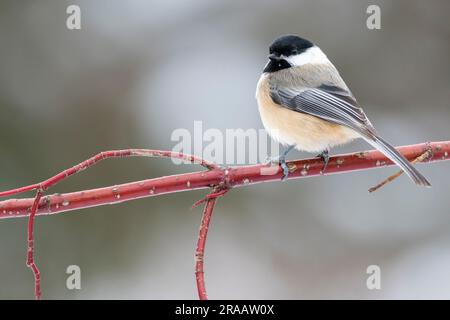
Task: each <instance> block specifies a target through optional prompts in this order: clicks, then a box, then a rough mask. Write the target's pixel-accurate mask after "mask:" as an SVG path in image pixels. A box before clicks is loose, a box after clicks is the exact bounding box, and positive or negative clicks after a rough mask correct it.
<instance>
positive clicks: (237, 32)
mask: <svg viewBox="0 0 450 320" xmlns="http://www.w3.org/2000/svg"><path fill="white" fill-rule="evenodd" d="M70 4H76V5H79V6H80V8H81V26H82V29H81V30H68V29H67V28H66V19H67V17H68V15H67V14H66V8H67V6H68V5H70ZM370 4H376V5H379V6H380V8H381V29H380V30H369V29H367V27H366V19H367V17H368V14H367V13H366V9H367V7H368V6H369V5H370ZM449 10H450V3H449V2H448V1H445V0H442V1H439V0H431V1H419V0H416V1H409V0H408V1H407V0H402V1H400V0H399V1H377V0H371V1H360V0H345V1H339V2H337V1H331V0H329V1H324V0H321V1H317V0H307V1H299V0H295V1H261V0H254V1H240V2H237V1H225V0H222V1H206V0H195V1H194V0H190V1H162V0H161V1H155V0H152V1H145V0H141V1H138V0H133V1H126V2H124V1H119V0H114V1H112V0H108V1H106V0H103V1H75V0H73V1H57V0H43V1H31V0H30V1H5V0H4V1H1V3H0V168H1V169H0V189H1V190H5V189H9V188H13V187H18V186H21V185H26V184H30V183H34V182H37V181H40V180H43V179H44V178H47V177H49V176H51V175H53V174H55V173H57V172H59V171H61V170H62V169H65V168H67V167H70V166H72V165H73V164H76V163H78V162H80V161H81V160H84V159H86V158H88V157H89V156H91V155H93V154H95V153H97V152H100V151H103V150H109V149H120V148H131V147H141V148H152V149H172V147H173V146H174V142H172V141H171V139H170V138H171V133H172V132H173V131H174V130H175V129H178V128H186V129H188V130H192V128H193V123H194V121H195V120H202V121H203V128H204V130H206V129H208V128H218V129H220V130H222V131H224V130H226V129H234V128H244V129H249V128H256V129H260V128H262V123H261V120H260V118H259V114H258V110H257V106H256V101H255V99H254V93H255V87H256V82H257V80H258V78H259V75H260V72H261V70H262V68H263V66H264V64H265V63H266V57H267V54H268V46H269V44H270V43H271V42H272V40H273V39H274V38H275V37H276V36H278V35H280V34H285V33H296V34H299V35H301V36H304V37H306V38H308V39H310V40H312V41H314V42H315V43H317V44H319V45H320V47H321V48H322V49H323V50H324V51H325V52H326V53H327V54H328V56H329V57H330V58H331V59H332V61H333V62H334V63H335V65H336V66H337V67H338V69H340V71H341V74H342V76H343V77H344V79H345V80H346V81H347V84H348V85H349V87H350V88H351V89H352V91H353V92H354V94H355V95H356V97H357V98H358V99H359V101H360V103H361V104H362V105H363V106H364V108H365V110H366V112H367V114H368V115H369V117H370V119H371V120H372V122H373V123H374V124H375V125H376V127H377V128H378V130H379V132H380V133H381V134H382V136H383V137H385V138H386V139H387V140H389V141H390V142H391V143H392V144H394V145H404V144H413V143H419V142H424V141H438V140H448V139H450V129H449V126H448V122H449V119H450V105H449V103H450V87H449V85H450V64H449V57H450V41H449V40H450V23H449V20H448V12H449ZM366 149H370V147H369V146H368V145H366V144H365V143H364V142H356V143H353V144H352V145H350V146H346V147H344V148H336V149H334V150H333V151H332V152H333V153H335V154H336V153H341V152H347V151H356V150H366ZM307 156H311V155H310V154H302V153H298V152H293V153H292V154H291V155H290V158H299V157H307ZM198 169H199V168H198V167H197V166H189V165H187V166H175V165H174V164H172V163H171V162H170V161H167V160H159V159H121V160H111V161H108V162H105V163H102V164H100V165H98V166H96V167H94V168H93V169H91V170H88V171H84V172H83V173H81V174H79V175H77V176H75V177H73V178H71V179H70V180H69V181H67V182H64V183H62V184H61V185H59V186H57V187H56V188H55V189H53V190H52V192H67V191H75V190H81V189H88V188H95V187H101V186H106V185H113V184H118V183H123V182H127V181H133V180H141V179H146V178H151V177H157V176H161V175H168V174H175V173H179V172H186V171H191V170H198ZM449 169H450V163H446V162H443V163H437V164H431V165H421V166H420V170H421V171H422V172H423V173H424V175H425V176H427V177H428V178H429V179H430V181H431V182H432V183H433V188H432V189H429V190H425V189H422V188H417V187H415V186H414V185H413V184H412V183H411V182H410V181H409V179H407V178H406V177H404V176H403V177H401V178H399V179H398V180H396V181H395V182H394V183H392V184H390V185H388V186H386V187H384V188H382V189H381V190H379V191H378V192H376V193H374V194H369V193H368V192H367V188H368V187H371V186H373V185H374V184H376V183H378V182H379V181H380V180H382V179H384V178H385V177H387V176H388V175H390V174H392V173H393V172H395V171H396V170H397V169H395V168H385V169H379V170H372V171H366V172H355V173H350V174H345V175H334V176H327V177H318V178H311V179H302V180H296V181H289V182H286V183H269V184H260V185H255V186H251V187H248V188H240V189H238V190H234V191H232V192H230V193H229V194H228V195H227V196H226V197H225V198H222V199H220V201H219V203H218V206H217V208H216V210H215V213H214V217H213V220H212V225H211V228H210V233H209V239H208V243H207V246H206V266H205V269H206V284H207V289H208V294H209V296H210V298H216V299H244V298H248V299H310V298H325V299H329V298H330V299H338V298H342V299H348V298H354V299H369V298H374V299H380V298H450V199H449V197H448V191H449V189H450V179H449V178H450V171H449ZM206 192H207V191H205V190H203V191H195V192H188V193H180V194H172V195H167V196H161V197H157V198H149V199H141V200H137V201H133V202H128V203H122V204H118V205H114V206H104V207H98V208H91V209H86V210H82V211H73V212H70V213H66V214H60V215H55V216H50V217H39V218H38V219H37V222H36V227H35V228H36V231H35V232H36V256H37V262H38V265H39V266H40V268H41V273H42V288H43V298H47V299H93V298H105V299H125V298H137V299H191V298H192V299H194V298H196V297H197V293H196V287H195V277H194V247H195V243H196V240H197V232H198V226H199V222H200V218H201V209H200V208H198V209H195V210H190V206H191V205H192V203H193V202H195V201H196V200H198V199H200V198H201V197H202V196H203V195H205V193H206ZM23 196H24V197H25V196H29V195H23ZM26 225H27V220H26V219H7V220H1V221H0V298H2V299H13V298H24V299H32V298H33V278H32V273H31V272H30V270H29V269H28V268H27V267H26V265H25V255H26ZM73 264H75V265H78V266H80V268H81V287H82V289H81V290H72V291H71V290H68V289H66V278H67V276H68V275H67V274H66V268H67V266H69V265H73ZM369 265H378V266H380V268H381V290H368V289H367V287H366V279H367V277H368V275H367V274H366V268H367V267H368V266H369Z"/></svg>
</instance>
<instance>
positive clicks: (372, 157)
mask: <svg viewBox="0 0 450 320" xmlns="http://www.w3.org/2000/svg"><path fill="white" fill-rule="evenodd" d="M398 150H399V151H400V152H401V153H402V154H403V155H404V156H405V157H406V158H407V159H408V160H410V161H414V160H415V161H419V162H435V161H443V160H449V159H450V157H449V154H450V141H441V142H432V143H422V144H416V145H410V146H404V147H399V148H398ZM131 156H142V157H165V158H176V159H182V160H184V161H188V162H191V163H197V164H200V165H202V166H204V167H205V168H207V169H208V170H207V171H199V172H192V173H185V174H178V175H173V176H167V177H159V178H154V179H147V180H142V181H136V182H130V183H125V184H121V185H116V186H110V187H104V188H98V189H92V190H83V191H77V192H72V193H66V194H53V195H47V196H43V192H45V191H46V190H47V189H48V188H50V187H52V186H54V185H56V184H57V183H58V182H60V181H62V180H64V179H66V178H68V177H69V176H71V175H73V174H76V173H78V172H80V171H82V170H84V169H86V168H88V167H90V166H92V165H94V164H96V163H98V162H99V161H101V160H105V159H109V158H117V157H131ZM392 164H393V163H392V162H391V161H390V160H389V159H387V158H386V157H385V156H384V155H383V154H382V153H380V152H378V151H364V152H357V153H351V154H343V155H337V156H334V157H331V158H330V162H329V164H328V167H327V170H326V172H325V173H323V174H324V175H328V174H336V173H344V172H350V171H357V170H365V169H370V168H380V167H385V166H391V165H392ZM288 167H289V171H290V175H289V179H297V178H304V177H312V176H317V175H321V174H322V173H321V169H322V167H323V163H322V161H321V159H318V158H312V159H304V160H296V161H289V162H288ZM397 176H398V174H397ZM281 177H282V170H281V168H280V167H279V166H273V165H270V164H257V165H249V166H240V167H230V168H222V167H219V166H217V165H215V164H213V163H209V162H206V161H205V160H203V159H201V158H198V157H195V156H192V155H185V154H182V153H178V152H170V151H159V150H146V149H127V150H116V151H107V152H102V153H99V154H98V155H96V156H94V157H92V158H90V159H88V160H86V161H83V162H82V163H80V164H78V165H76V166H74V167H72V168H70V169H67V170H64V171H63V172H61V173H59V174H57V175H55V176H54V177H51V178H49V179H47V180H45V181H43V182H41V183H37V184H33V185H30V186H26V187H21V188H18V189H13V190H8V191H4V192H0V197H4V196H9V195H14V194H18V193H22V192H26V191H31V190H37V193H36V196H35V198H27V199H9V200H5V201H1V202H0V219H3V218H17V217H25V216H29V225H28V250H27V252H28V253H27V265H28V266H29V267H30V268H31V269H32V270H33V273H34V276H35V295H36V298H40V273H39V269H38V268H37V266H36V264H35V262H34V255H33V248H34V238H33V225H34V218H35V216H39V215H50V214H56V213H61V212H65V211H70V210H77V209H84V208H89V207H94V206H100V205H106V204H114V203H119V202H124V201H130V200H134V199H139V198H144V197H151V196H157V195H162V194H167V193H175V192H180V191H188V190H196V189H205V188H213V192H212V193H210V194H209V195H208V196H206V197H205V199H203V200H200V201H198V202H197V203H196V204H195V205H198V204H200V203H202V202H206V204H205V209H204V212H203V217H202V224H201V227H200V231H199V240H198V244H197V250H196V280H197V288H198V292H199V298H200V299H206V298H207V296H206V290H205V282H204V278H203V257H204V248H205V242H206V235H207V230H208V227H209V222H210V219H211V215H212V212H213V209H214V205H215V202H216V198H217V197H219V196H222V195H224V194H225V193H226V192H227V191H228V190H230V189H231V188H235V187H240V186H245V185H251V184H256V183H262V182H269V181H280V179H281ZM391 180H393V178H390V181H391Z"/></svg>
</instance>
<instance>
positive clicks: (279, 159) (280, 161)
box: [264, 155, 289, 181]
mask: <svg viewBox="0 0 450 320" xmlns="http://www.w3.org/2000/svg"><path fill="white" fill-rule="evenodd" d="M264 164H270V165H277V166H280V167H281V169H282V170H283V176H282V177H281V181H286V180H287V178H288V176H289V167H288V165H287V163H286V157H285V156H283V155H279V156H276V157H269V158H267V159H266V160H265V161H264Z"/></svg>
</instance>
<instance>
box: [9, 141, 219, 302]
mask: <svg viewBox="0 0 450 320" xmlns="http://www.w3.org/2000/svg"><path fill="white" fill-rule="evenodd" d="M119 157H158V158H175V159H180V160H184V161H188V162H191V163H197V164H200V165H202V166H204V167H205V168H207V169H210V170H211V169H218V168H219V167H218V166H217V165H216V164H214V163H210V162H207V161H205V160H203V159H201V158H198V157H196V156H193V155H187V154H183V153H179V152H172V151H161V150H148V149H127V150H115V151H106V152H101V153H99V154H97V155H95V156H93V157H91V158H89V159H87V160H85V161H83V162H81V163H79V164H77V165H75V166H73V167H72V168H69V169H66V170H64V171H62V172H60V173H59V174H57V175H55V176H53V177H51V178H50V179H47V180H45V181H43V182H41V183H36V184H33V185H30V186H26V187H21V188H17V189H13V190H8V191H4V192H0V197H4V196H8V195H12V194H19V193H22V192H26V191H30V190H37V192H36V196H35V198H34V200H33V205H32V206H31V212H30V216H29V219H28V246H27V266H28V267H29V268H30V269H31V270H32V272H33V275H34V292H35V298H36V299H37V300H39V299H40V298H41V273H40V271H39V268H38V267H37V265H36V262H35V260H34V219H35V215H36V212H37V209H38V207H39V205H40V200H41V198H42V194H43V192H44V191H45V190H46V189H48V188H50V187H52V186H54V185H56V184H57V183H58V182H60V181H62V180H64V179H66V178H68V177H70V176H72V175H74V174H76V173H78V172H80V171H83V170H85V169H87V168H89V167H91V166H93V165H95V164H96V163H98V162H100V161H102V160H105V159H109V158H119ZM115 190H116V191H117V190H118V189H117V188H113V192H115ZM115 197H116V198H120V194H119V193H116V194H115ZM65 201H67V200H65ZM66 204H67V202H63V203H62V205H63V206H64V205H66Z"/></svg>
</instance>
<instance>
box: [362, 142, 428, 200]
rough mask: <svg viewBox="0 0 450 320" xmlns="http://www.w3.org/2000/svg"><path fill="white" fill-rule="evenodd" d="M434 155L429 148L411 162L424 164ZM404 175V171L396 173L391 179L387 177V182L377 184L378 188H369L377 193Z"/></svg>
mask: <svg viewBox="0 0 450 320" xmlns="http://www.w3.org/2000/svg"><path fill="white" fill-rule="evenodd" d="M432 154H433V151H432V149H431V148H428V149H427V150H425V152H424V153H422V154H421V155H420V156H418V157H417V158H415V159H414V160H413V161H411V163H412V164H415V163H418V162H423V161H425V160H427V159H429V158H431V156H432ZM403 173H404V171H403V170H399V171H398V172H396V173H394V174H393V175H390V176H389V177H387V178H386V179H385V180H383V181H381V182H380V183H379V184H377V185H376V186H373V187H371V188H369V192H374V191H377V190H378V189H380V188H381V187H382V186H384V185H386V184H388V183H390V182H392V181H394V180H395V179H397V178H398V177H400V176H401V175H402V174H403Z"/></svg>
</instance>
